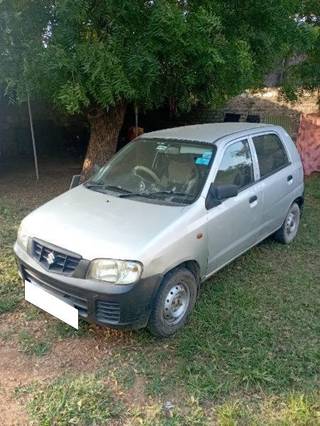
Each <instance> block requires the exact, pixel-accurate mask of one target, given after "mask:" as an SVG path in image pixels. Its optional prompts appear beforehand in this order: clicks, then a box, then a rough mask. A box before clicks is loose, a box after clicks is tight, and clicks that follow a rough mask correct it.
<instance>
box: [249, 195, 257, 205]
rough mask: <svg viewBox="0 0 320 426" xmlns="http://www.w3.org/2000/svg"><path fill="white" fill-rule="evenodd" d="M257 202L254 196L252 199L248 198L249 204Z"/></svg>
mask: <svg viewBox="0 0 320 426" xmlns="http://www.w3.org/2000/svg"><path fill="white" fill-rule="evenodd" d="M257 200H258V197H257V196H256V195H253V196H252V197H250V198H249V203H250V204H252V203H254V202H255V201H257Z"/></svg>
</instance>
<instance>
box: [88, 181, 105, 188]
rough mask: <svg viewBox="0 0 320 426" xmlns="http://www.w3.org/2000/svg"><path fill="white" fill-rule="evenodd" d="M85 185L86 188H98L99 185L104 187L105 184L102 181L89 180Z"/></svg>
mask: <svg viewBox="0 0 320 426" xmlns="http://www.w3.org/2000/svg"><path fill="white" fill-rule="evenodd" d="M84 186H85V187H86V188H98V187H99V188H100V187H103V186H104V184H103V183H102V182H90V181H88V182H85V183H84Z"/></svg>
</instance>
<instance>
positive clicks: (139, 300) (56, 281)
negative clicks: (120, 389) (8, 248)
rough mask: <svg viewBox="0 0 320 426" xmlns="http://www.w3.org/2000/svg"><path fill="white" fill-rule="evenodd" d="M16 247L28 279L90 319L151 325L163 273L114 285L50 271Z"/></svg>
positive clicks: (135, 326) (117, 325) (133, 325)
mask: <svg viewBox="0 0 320 426" xmlns="http://www.w3.org/2000/svg"><path fill="white" fill-rule="evenodd" d="M14 251H15V254H16V257H17V262H18V267H19V271H20V274H21V277H22V279H23V280H24V281H25V280H26V281H32V282H35V283H37V284H39V285H40V286H42V287H43V288H45V289H46V290H48V291H50V292H51V293H52V294H54V295H56V296H57V297H59V298H61V299H63V300H64V301H65V302H67V303H69V304H70V305H72V306H74V307H75V308H77V309H78V311H79V316H80V317H81V318H83V319H85V320H86V321H88V322H93V323H96V324H100V325H106V326H110V327H114V328H132V329H138V328H143V327H145V326H146V325H147V323H148V320H149V316H150V313H151V309H152V306H153V301H154V299H155V296H156V294H157V291H158V289H159V286H160V283H161V280H162V276H161V275H154V276H151V277H147V278H142V279H141V280H139V281H138V282H137V283H134V284H131V285H114V284H109V283H104V282H99V281H95V280H88V279H84V278H75V277H71V276H65V275H62V274H57V273H52V272H49V271H46V270H45V269H43V268H42V267H41V266H40V265H39V264H38V263H37V262H36V261H35V259H33V257H32V256H30V255H29V254H28V253H27V252H26V251H25V250H23V249H22V248H21V247H20V246H19V245H18V244H15V246H14Z"/></svg>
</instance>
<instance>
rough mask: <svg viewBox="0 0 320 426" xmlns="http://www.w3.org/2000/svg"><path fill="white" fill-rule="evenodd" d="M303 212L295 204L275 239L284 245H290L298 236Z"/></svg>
mask: <svg viewBox="0 0 320 426" xmlns="http://www.w3.org/2000/svg"><path fill="white" fill-rule="evenodd" d="M300 216H301V211H300V207H299V206H298V204H297V203H293V204H292V205H291V207H290V209H289V212H288V214H287V216H286V218H285V220H284V222H283V224H282V226H281V228H280V229H278V231H277V232H276V233H275V234H274V238H275V239H276V240H277V241H279V242H280V243H283V244H290V243H291V242H292V241H293V240H294V239H295V237H296V236H297V233H298V229H299V225H300Z"/></svg>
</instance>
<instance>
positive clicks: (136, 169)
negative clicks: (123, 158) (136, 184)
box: [133, 166, 161, 185]
mask: <svg viewBox="0 0 320 426" xmlns="http://www.w3.org/2000/svg"><path fill="white" fill-rule="evenodd" d="M141 172H143V173H146V174H147V175H148V176H149V177H151V178H152V180H153V181H154V182H155V183H157V184H158V185H160V183H161V182H160V179H159V178H158V176H157V175H156V174H155V172H154V171H152V170H151V169H149V168H148V167H145V166H135V167H134V169H133V173H134V174H135V175H136V176H139V177H141V178H142V179H143V176H141V174H140V173H141Z"/></svg>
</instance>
